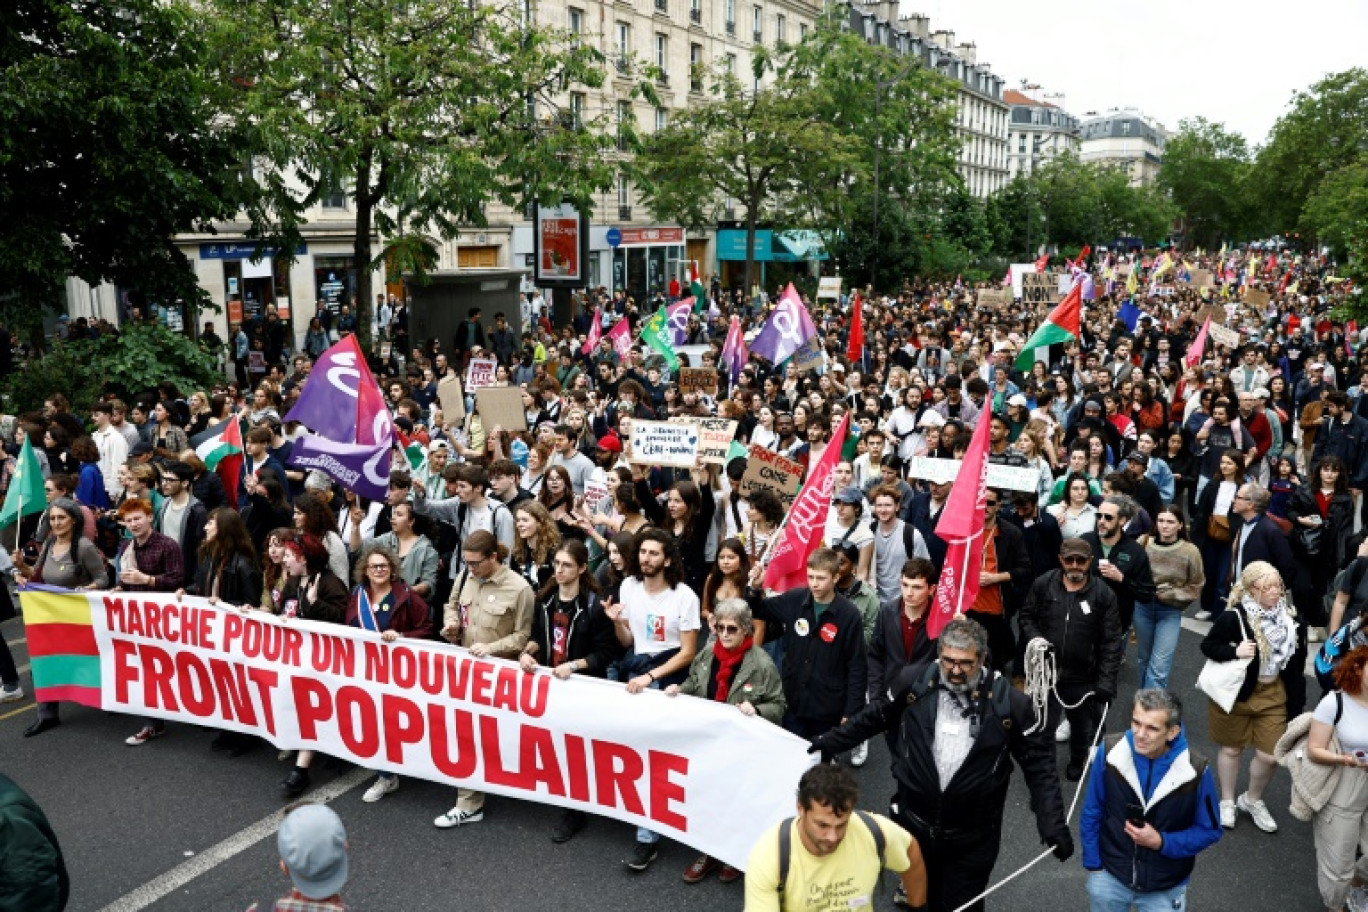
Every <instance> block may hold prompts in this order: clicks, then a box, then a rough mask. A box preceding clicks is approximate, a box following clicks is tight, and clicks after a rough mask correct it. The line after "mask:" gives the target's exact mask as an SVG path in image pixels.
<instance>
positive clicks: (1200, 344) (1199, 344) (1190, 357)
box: [1183, 317, 1211, 367]
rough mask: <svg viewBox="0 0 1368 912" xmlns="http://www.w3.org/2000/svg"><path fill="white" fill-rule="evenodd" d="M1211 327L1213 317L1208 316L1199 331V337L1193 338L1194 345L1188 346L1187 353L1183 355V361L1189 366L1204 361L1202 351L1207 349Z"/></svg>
mask: <svg viewBox="0 0 1368 912" xmlns="http://www.w3.org/2000/svg"><path fill="white" fill-rule="evenodd" d="M1210 329H1211V317H1207V318H1206V322H1204V323H1203V324H1202V328H1201V330H1200V331H1198V333H1197V338H1195V339H1193V340H1192V345H1191V346H1189V347H1188V350H1187V354H1186V355H1184V356H1183V363H1184V364H1186V365H1187V366H1188V367H1196V366H1197V365H1198V364H1200V363H1201V361H1202V352H1203V351H1204V350H1205V349H1206V341H1207V334H1208V330H1210Z"/></svg>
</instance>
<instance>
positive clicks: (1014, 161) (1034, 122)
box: [1003, 89, 1080, 180]
mask: <svg viewBox="0 0 1368 912" xmlns="http://www.w3.org/2000/svg"><path fill="white" fill-rule="evenodd" d="M1049 97H1051V96H1046V98H1049ZM1053 97H1054V98H1056V99H1057V100H1058V101H1060V102H1061V104H1055V103H1054V102H1051V101H1046V100H1036V99H1035V98H1032V97H1030V96H1029V95H1026V94H1025V93H1023V92H1018V91H1016V90H1015V89H1008V90H1007V91H1006V92H1005V93H1003V101H1005V102H1007V104H1008V106H1009V110H1010V118H1009V121H1008V124H1009V125H1008V132H1007V179H1008V180H1011V179H1013V178H1015V177H1017V176H1018V175H1022V176H1028V177H1029V176H1030V175H1031V174H1032V173H1034V172H1035V170H1036V168H1038V167H1040V165H1041V164H1042V163H1044V162H1046V161H1048V160H1049V159H1051V158H1055V157H1056V156H1059V155H1063V154H1065V153H1069V152H1072V153H1074V154H1075V155H1076V154H1078V151H1079V147H1080V140H1079V129H1078V118H1076V117H1074V116H1073V115H1071V114H1070V113H1069V112H1067V111H1065V110H1064V108H1063V105H1062V101H1063V99H1062V97H1060V96H1053Z"/></svg>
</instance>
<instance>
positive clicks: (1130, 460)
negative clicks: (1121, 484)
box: [1122, 450, 1164, 521]
mask: <svg viewBox="0 0 1368 912" xmlns="http://www.w3.org/2000/svg"><path fill="white" fill-rule="evenodd" d="M1149 463H1150V458H1149V457H1148V456H1146V455H1145V454H1144V453H1142V452H1140V451H1139V450H1135V451H1133V452H1132V453H1131V454H1130V455H1129V456H1127V457H1126V462H1125V465H1124V466H1122V471H1123V473H1124V474H1126V475H1127V476H1129V478H1130V480H1131V481H1132V482H1133V483H1134V490H1132V491H1130V492H1128V493H1129V494H1130V496H1131V497H1134V498H1135V502H1136V503H1138V504H1139V505H1140V509H1142V510H1144V511H1145V514H1146V515H1147V516H1149V518H1150V520H1151V521H1153V519H1154V517H1156V516H1158V515H1159V509H1160V508H1161V507H1163V505H1164V499H1163V498H1162V497H1160V496H1159V486H1158V485H1156V484H1155V483H1154V482H1153V481H1151V480H1150V477H1149Z"/></svg>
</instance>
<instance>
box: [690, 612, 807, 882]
mask: <svg viewBox="0 0 1368 912" xmlns="http://www.w3.org/2000/svg"><path fill="white" fill-rule="evenodd" d="M712 629H713V633H714V634H716V636H715V637H713V639H712V642H711V643H709V644H708V645H707V646H705V647H704V648H702V649H700V650H699V651H698V654H697V655H695V656H694V659H693V662H691V663H690V665H689V676H688V678H687V679H685V681H684V683H683V684H671V685H670V686H669V687H666V688H665V693H666V694H668V695H669V696H676V695H678V694H687V695H688V696H691V697H700V698H702V699H705V700H715V701H717V702H718V703H726V704H728V705H731V706H735V707H736V708H737V710H738V711H740V712H741V714H742V715H746V716H759V717H760V718H762V719H764V720H765V721H766V722H770V723H772V724H774V725H778V724H779V722H780V720H782V719H783V718H784V710H785V708H786V707H787V704H786V703H785V701H784V683H783V681H782V680H781V679H780V677H779V670H778V669H777V668H775V667H774V662H772V661H771V660H770V657H769V654H768V653H766V652H765V650H764V649H762V648H760V646H759V645H758V644H757V643H756V642H755V639H754V621H753V619H752V617H751V610H750V606H749V605H747V604H746V602H745V600H743V599H736V598H730V599H723V600H722V601H720V602H718V603H717V605H716V607H715V608H714V609H713V617H712ZM718 864H719V863H718V861H717V859H715V858H712V857H711V856H709V855H700V856H699V857H698V858H696V859H695V860H694V862H693V864H691V865H689V866H688V868H686V869H685V870H684V882H685V883H688V884H696V883H698V882H699V881H701V880H703V879H705V878H706V877H707V876H708V875H709V874H711V873H712V872H713V871H714V870H716V869H717V867H718ZM718 876H719V878H720V879H721V881H722V882H723V883H731V882H733V881H735V880H736V879H737V878H739V877H740V876H741V872H740V871H738V870H736V869H735V868H733V867H732V866H731V865H722V871H721V873H720V874H719V875H718Z"/></svg>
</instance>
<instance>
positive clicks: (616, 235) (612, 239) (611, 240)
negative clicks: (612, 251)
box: [603, 228, 622, 247]
mask: <svg viewBox="0 0 1368 912" xmlns="http://www.w3.org/2000/svg"><path fill="white" fill-rule="evenodd" d="M603 238H604V240H606V241H607V242H608V246H609V247H617V246H618V245H619V244H621V243H622V232H621V231H619V230H618V229H617V228H609V229H608V233H607V234H605V235H604V236H603Z"/></svg>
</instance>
